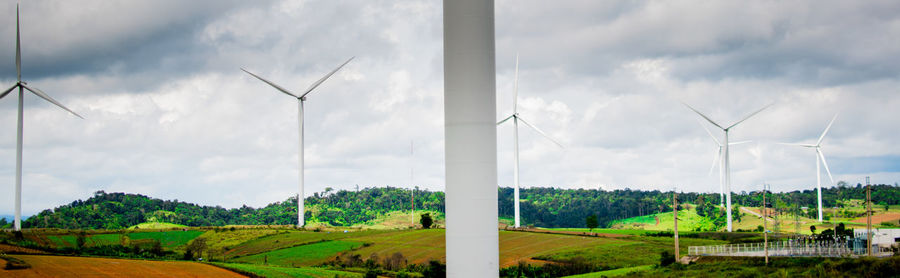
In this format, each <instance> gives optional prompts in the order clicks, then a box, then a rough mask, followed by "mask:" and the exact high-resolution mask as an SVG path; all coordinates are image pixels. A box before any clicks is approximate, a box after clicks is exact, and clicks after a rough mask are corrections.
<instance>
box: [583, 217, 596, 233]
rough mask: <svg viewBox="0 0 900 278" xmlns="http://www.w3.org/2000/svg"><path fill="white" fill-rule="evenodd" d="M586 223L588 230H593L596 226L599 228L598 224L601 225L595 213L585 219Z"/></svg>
mask: <svg viewBox="0 0 900 278" xmlns="http://www.w3.org/2000/svg"><path fill="white" fill-rule="evenodd" d="M584 224H585V225H587V227H588V231H590V232H593V231H594V228H597V225H599V223H597V216H596V215H593V214H591V215H588V217H587V218H586V219H584Z"/></svg>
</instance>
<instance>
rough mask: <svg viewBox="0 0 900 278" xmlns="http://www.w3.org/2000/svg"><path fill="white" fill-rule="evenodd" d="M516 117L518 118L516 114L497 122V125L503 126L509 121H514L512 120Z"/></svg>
mask: <svg viewBox="0 0 900 278" xmlns="http://www.w3.org/2000/svg"><path fill="white" fill-rule="evenodd" d="M515 116H516V114H512V115H509V117H506V119H503V120H501V121H499V122H497V125H500V124H502V123H505V122H506V121H509V119H512V118H513V117H515Z"/></svg>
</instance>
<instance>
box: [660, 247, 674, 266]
mask: <svg viewBox="0 0 900 278" xmlns="http://www.w3.org/2000/svg"><path fill="white" fill-rule="evenodd" d="M673 263H675V254H672V253H671V252H669V250H663V251H662V252H661V253H660V257H659V266H668V265H671V264H673Z"/></svg>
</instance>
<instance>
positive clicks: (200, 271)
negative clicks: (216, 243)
mask: <svg viewBox="0 0 900 278" xmlns="http://www.w3.org/2000/svg"><path fill="white" fill-rule="evenodd" d="M12 257H14V258H18V259H21V260H23V261H25V262H27V263H28V264H30V265H31V268H28V269H18V270H3V269H0V276H4V277H9V276H14V277H60V276H70V277H79V276H81V277H123V276H127V277H161V276H166V277H243V276H242V275H239V274H237V273H234V272H231V271H228V270H224V269H221V268H217V267H214V266H209V265H205V264H199V263H193V262H172V261H169V262H166V261H146V260H125V259H105V258H84V257H64V256H42V255H13V256H12Z"/></svg>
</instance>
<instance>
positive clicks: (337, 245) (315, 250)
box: [230, 240, 363, 267]
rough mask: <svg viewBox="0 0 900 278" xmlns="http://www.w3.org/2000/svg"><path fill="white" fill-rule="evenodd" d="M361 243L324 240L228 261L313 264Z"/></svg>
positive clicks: (277, 264) (282, 264)
mask: <svg viewBox="0 0 900 278" xmlns="http://www.w3.org/2000/svg"><path fill="white" fill-rule="evenodd" d="M362 245H363V243H361V242H356V241H340V240H335V241H325V242H319V243H312V244H305V245H300V246H295V247H290V248H284V249H278V250H275V251H270V252H265V253H260V254H256V255H251V256H245V257H239V258H236V259H233V260H230V261H232V262H238V263H250V264H259V265H261V264H266V262H268V263H267V264H268V265H275V266H284V267H296V266H315V265H319V264H322V263H325V262H327V261H329V260H330V259H331V258H333V257H335V256H336V255H337V253H338V252H343V251H347V250H351V249H354V248H357V247H360V246H362Z"/></svg>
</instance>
